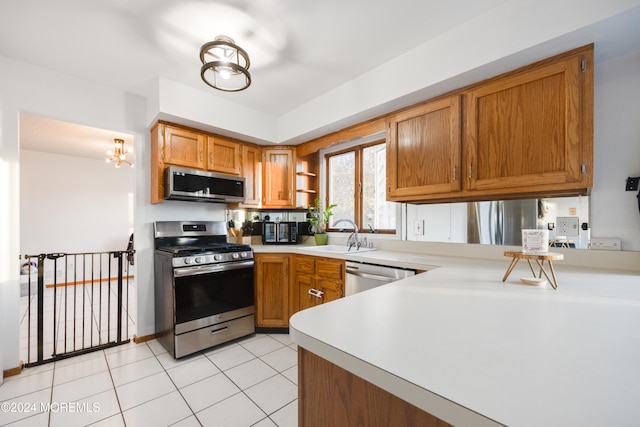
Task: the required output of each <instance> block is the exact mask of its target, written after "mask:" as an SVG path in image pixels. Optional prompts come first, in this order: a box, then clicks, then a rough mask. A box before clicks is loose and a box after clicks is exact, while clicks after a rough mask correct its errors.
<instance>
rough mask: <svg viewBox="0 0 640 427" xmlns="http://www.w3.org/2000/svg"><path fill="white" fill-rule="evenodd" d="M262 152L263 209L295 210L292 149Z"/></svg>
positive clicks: (268, 149)
mask: <svg viewBox="0 0 640 427" xmlns="http://www.w3.org/2000/svg"><path fill="white" fill-rule="evenodd" d="M262 151H263V155H262V157H263V162H262V164H263V187H262V207H263V208H295V191H296V188H295V154H294V150H293V149H292V148H265V149H263V150H262Z"/></svg>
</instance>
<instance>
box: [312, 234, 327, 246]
mask: <svg viewBox="0 0 640 427" xmlns="http://www.w3.org/2000/svg"><path fill="white" fill-rule="evenodd" d="M313 238H314V239H315V240H316V245H318V246H321V245H326V244H327V239H328V238H329V235H328V234H327V233H318V234H314V235H313Z"/></svg>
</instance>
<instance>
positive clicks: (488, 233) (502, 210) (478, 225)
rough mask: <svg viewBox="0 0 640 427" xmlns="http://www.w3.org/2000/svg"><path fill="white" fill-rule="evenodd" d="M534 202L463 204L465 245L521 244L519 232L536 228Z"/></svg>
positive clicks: (536, 208) (536, 216) (536, 205)
mask: <svg viewBox="0 0 640 427" xmlns="http://www.w3.org/2000/svg"><path fill="white" fill-rule="evenodd" d="M538 208H539V207H538V200H537V199H527V200H500V201H493V202H474V203H467V242H469V243H483V244H491V245H510V246H521V245H522V229H532V228H537V227H536V226H537V223H538Z"/></svg>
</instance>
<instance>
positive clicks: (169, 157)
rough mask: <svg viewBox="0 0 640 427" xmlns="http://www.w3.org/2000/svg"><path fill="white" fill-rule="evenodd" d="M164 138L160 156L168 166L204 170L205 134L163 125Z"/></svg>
mask: <svg viewBox="0 0 640 427" xmlns="http://www.w3.org/2000/svg"><path fill="white" fill-rule="evenodd" d="M163 136H164V147H163V150H162V152H161V154H160V156H161V158H163V160H164V163H165V164H166V165H174V166H184V167H187V168H195V169H204V165H205V159H204V143H205V141H206V136H205V135H204V134H201V133H197V132H192V131H189V130H186V129H181V128H175V127H171V126H167V125H163Z"/></svg>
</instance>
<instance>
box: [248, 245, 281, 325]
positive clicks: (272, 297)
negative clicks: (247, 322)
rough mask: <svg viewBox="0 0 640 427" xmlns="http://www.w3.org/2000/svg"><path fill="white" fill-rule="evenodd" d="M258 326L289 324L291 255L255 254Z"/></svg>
mask: <svg viewBox="0 0 640 427" xmlns="http://www.w3.org/2000/svg"><path fill="white" fill-rule="evenodd" d="M255 262H256V276H255V288H256V326H262V327H288V326H289V256H288V255H285V256H283V255H263V254H255Z"/></svg>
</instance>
